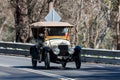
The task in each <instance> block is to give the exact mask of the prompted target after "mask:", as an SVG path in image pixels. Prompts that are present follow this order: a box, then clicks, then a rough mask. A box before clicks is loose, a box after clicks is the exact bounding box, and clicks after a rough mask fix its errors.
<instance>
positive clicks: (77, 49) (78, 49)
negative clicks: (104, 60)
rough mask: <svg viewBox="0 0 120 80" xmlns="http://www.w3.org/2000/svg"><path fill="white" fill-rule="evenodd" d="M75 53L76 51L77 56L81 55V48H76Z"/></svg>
mask: <svg viewBox="0 0 120 80" xmlns="http://www.w3.org/2000/svg"><path fill="white" fill-rule="evenodd" d="M74 51H75V54H78V53H80V51H81V47H80V46H76V47H75V49H74Z"/></svg>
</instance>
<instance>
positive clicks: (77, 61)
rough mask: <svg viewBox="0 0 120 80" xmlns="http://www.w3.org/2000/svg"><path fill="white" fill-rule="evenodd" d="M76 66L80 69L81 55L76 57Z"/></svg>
mask: <svg viewBox="0 0 120 80" xmlns="http://www.w3.org/2000/svg"><path fill="white" fill-rule="evenodd" d="M75 65H76V69H80V67H81V55H80V54H79V55H77V56H75Z"/></svg>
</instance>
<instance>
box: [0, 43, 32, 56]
mask: <svg viewBox="0 0 120 80" xmlns="http://www.w3.org/2000/svg"><path fill="white" fill-rule="evenodd" d="M32 45H34V44H30V43H14V42H0V54H14V55H25V56H29V55H30V54H29V50H30V46H32Z"/></svg>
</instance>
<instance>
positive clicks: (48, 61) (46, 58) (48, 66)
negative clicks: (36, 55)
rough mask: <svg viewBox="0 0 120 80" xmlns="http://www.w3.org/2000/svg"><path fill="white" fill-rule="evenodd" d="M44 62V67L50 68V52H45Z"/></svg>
mask: <svg viewBox="0 0 120 80" xmlns="http://www.w3.org/2000/svg"><path fill="white" fill-rule="evenodd" d="M44 62H45V68H46V69H49V68H50V53H49V52H45V58H44Z"/></svg>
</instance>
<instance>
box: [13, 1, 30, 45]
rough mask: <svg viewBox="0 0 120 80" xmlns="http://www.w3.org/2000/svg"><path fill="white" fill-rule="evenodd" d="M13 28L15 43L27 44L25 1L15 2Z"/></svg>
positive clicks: (27, 27)
mask: <svg viewBox="0 0 120 80" xmlns="http://www.w3.org/2000/svg"><path fill="white" fill-rule="evenodd" d="M15 27H16V42H24V43H25V42H27V39H28V37H29V18H28V6H27V0H16V10H15Z"/></svg>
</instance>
